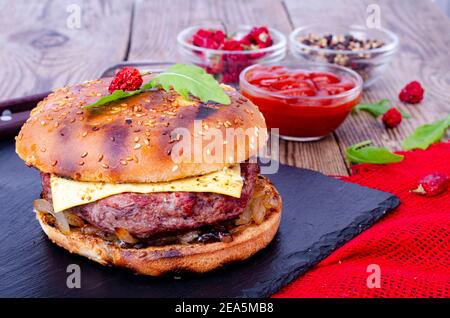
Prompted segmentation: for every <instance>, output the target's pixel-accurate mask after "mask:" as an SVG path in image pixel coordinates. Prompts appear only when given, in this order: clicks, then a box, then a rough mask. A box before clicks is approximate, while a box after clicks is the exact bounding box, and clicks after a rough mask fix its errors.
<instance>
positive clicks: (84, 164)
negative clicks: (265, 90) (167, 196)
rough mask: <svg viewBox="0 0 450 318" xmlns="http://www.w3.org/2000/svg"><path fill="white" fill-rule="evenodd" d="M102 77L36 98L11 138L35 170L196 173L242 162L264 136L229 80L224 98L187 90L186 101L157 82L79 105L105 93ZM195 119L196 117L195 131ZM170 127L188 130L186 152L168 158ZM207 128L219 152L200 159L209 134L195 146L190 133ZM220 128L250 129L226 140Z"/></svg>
mask: <svg viewBox="0 0 450 318" xmlns="http://www.w3.org/2000/svg"><path fill="white" fill-rule="evenodd" d="M144 80H145V81H147V80H148V78H146V79H144ZM110 81H111V79H109V78H106V79H100V80H95V81H89V82H85V83H82V84H77V85H73V86H69V87H64V88H61V89H58V90H56V91H55V92H54V93H52V94H50V95H49V96H48V97H47V98H45V99H44V100H43V101H41V102H40V103H39V104H38V105H37V107H36V108H34V109H33V111H32V112H31V115H30V118H29V119H28V121H27V122H26V123H25V124H24V125H23V127H22V129H21V131H20V133H19V135H18V136H17V138H16V152H17V154H18V155H19V156H20V158H22V159H23V160H24V161H25V162H26V164H27V165H29V166H33V167H36V168H37V169H39V170H40V171H42V172H45V173H51V174H55V175H59V176H63V177H67V178H71V179H75V180H80V181H102V182H109V183H119V182H159V181H170V180H175V179H180V178H183V177H188V176H194V175H203V174H206V173H209V172H213V171H217V170H220V169H222V168H223V167H225V166H228V165H230V164H234V163H238V162H242V161H244V160H246V159H248V158H249V157H251V156H254V155H256V154H257V151H258V149H259V148H260V147H261V145H263V144H265V141H266V140H267V132H266V130H265V128H266V124H265V121H264V117H263V116H262V114H261V113H260V112H259V110H258V108H257V107H256V106H255V105H254V104H253V103H252V102H250V101H249V100H248V99H247V98H245V97H243V96H242V95H240V94H239V93H238V92H236V91H235V90H234V89H232V88H231V87H229V86H224V89H225V91H226V93H227V94H228V95H229V96H230V98H231V101H232V102H231V104H230V105H220V104H215V103H206V104H205V103H201V102H200V101H199V100H198V99H195V98H192V100H191V101H186V100H184V99H183V98H182V97H181V96H180V95H178V94H177V93H175V92H170V93H167V92H165V91H163V90H157V91H152V92H144V93H142V94H138V95H135V96H133V97H130V98H126V99H122V100H118V101H115V102H112V103H110V104H108V105H105V106H102V107H101V108H100V109H99V110H95V111H92V110H85V109H83V108H82V107H83V106H85V105H88V104H90V103H93V102H95V101H96V100H98V99H99V98H100V97H101V96H104V95H108V94H109V93H108V85H109V83H110ZM196 119H197V120H202V125H200V127H199V129H198V131H196V130H195V129H196V127H195V125H194V120H196ZM176 128H186V129H187V130H188V131H189V132H190V133H191V134H192V136H193V137H194V138H193V139H192V143H190V144H191V145H192V147H191V149H192V153H191V156H190V158H187V156H186V157H183V159H182V161H181V162H174V160H173V159H172V156H171V155H172V151H173V149H176V148H174V147H176V145H177V144H178V143H180V142H182V141H183V140H180V139H179V136H178V135H174V129H176ZM211 128H216V129H218V130H219V131H220V132H221V133H222V136H224V137H225V138H224V140H225V142H224V143H223V144H221V147H223V151H222V153H223V156H222V157H221V160H215V161H213V162H211V161H209V162H208V161H207V160H204V156H202V154H203V155H204V154H205V153H208V150H207V149H206V148H207V146H208V142H209V141H204V142H203V143H202V145H201V146H200V147H198V146H194V139H195V138H203V140H205V139H206V137H202V136H205V134H207V133H208V129H211ZM227 128H242V129H243V130H245V131H248V132H250V134H247V135H246V137H245V138H243V139H239V138H237V139H236V140H235V142H234V147H233V146H232V145H233V143H232V140H231V139H232V138H229V137H227V136H229V135H227V134H226V133H225V131H226V129H227ZM258 128H260V130H258ZM261 132H263V133H261ZM231 137H233V136H231ZM208 138H209V137H208ZM197 145H198V144H197ZM232 148H234V149H232ZM230 150H231V151H230ZM214 155H216V159H217V154H215V153H214ZM193 158H201V159H202V160H201V161H200V162H198V160H196V159H193Z"/></svg>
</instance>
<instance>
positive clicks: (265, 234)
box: [37, 178, 281, 276]
mask: <svg viewBox="0 0 450 318" xmlns="http://www.w3.org/2000/svg"><path fill="white" fill-rule="evenodd" d="M263 180H264V181H265V182H266V184H267V185H268V186H269V187H270V191H268V192H267V193H266V195H268V196H271V197H272V198H273V199H274V200H276V201H277V202H278V203H279V204H278V206H277V207H275V208H272V209H271V210H268V211H266V217H265V220H264V221H263V222H262V223H261V224H259V225H256V224H251V225H249V226H248V227H247V228H245V229H244V230H243V231H242V232H239V233H238V234H234V235H233V241H231V242H229V243H224V242H217V243H208V244H200V243H198V244H187V245H181V244H177V245H167V246H157V247H156V246H155V247H146V248H141V249H134V248H121V247H119V246H118V245H117V244H114V243H111V242H108V241H105V240H103V239H101V238H100V237H98V236H94V235H88V234H83V233H82V232H81V231H79V230H76V229H75V230H74V229H72V230H71V232H70V233H69V234H67V235H66V234H63V233H62V232H61V231H60V230H59V229H58V228H56V227H55V226H53V225H51V224H50V222H48V219H47V218H46V214H44V213H41V212H37V219H38V220H39V223H40V225H41V227H42V229H43V230H44V232H45V234H47V236H48V237H49V238H50V240H51V241H53V242H54V243H56V244H57V245H59V246H61V247H63V248H65V249H66V250H69V251H70V252H71V253H76V254H80V255H82V256H85V257H87V258H89V259H91V260H93V261H95V262H98V263H100V264H102V265H109V264H110V265H115V266H119V267H124V268H128V269H130V270H132V271H134V272H136V273H139V274H144V275H151V276H160V275H163V274H165V273H169V272H174V271H177V272H179V271H182V272H186V271H187V272H194V273H204V272H208V271H211V270H214V269H216V268H218V267H220V266H222V265H224V264H228V263H231V262H235V261H240V260H244V259H246V258H248V257H250V256H252V255H253V254H255V253H256V252H258V251H259V250H261V249H263V248H264V247H266V246H267V245H268V244H269V243H270V242H271V241H272V239H273V238H274V236H275V234H276V232H277V230H278V227H279V224H280V219H281V198H280V196H279V194H278V192H277V190H276V189H275V187H273V185H271V184H270V181H268V180H267V179H266V178H263Z"/></svg>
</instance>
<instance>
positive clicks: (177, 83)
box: [143, 64, 231, 105]
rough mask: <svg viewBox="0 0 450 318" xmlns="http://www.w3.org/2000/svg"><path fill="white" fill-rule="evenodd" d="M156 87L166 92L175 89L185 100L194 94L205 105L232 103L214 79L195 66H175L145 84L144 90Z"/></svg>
mask: <svg viewBox="0 0 450 318" xmlns="http://www.w3.org/2000/svg"><path fill="white" fill-rule="evenodd" d="M156 87H162V88H163V89H164V90H166V91H169V90H170V89H174V90H175V91H176V92H178V93H179V94H180V95H181V96H183V97H184V98H185V99H189V94H192V95H193V96H195V97H198V98H199V99H200V100H201V101H202V102H204V103H206V102H208V101H214V102H217V103H220V104H226V105H229V104H230V103H231V100H230V97H229V96H228V95H227V94H226V93H225V91H224V90H223V88H222V87H220V85H219V83H218V82H217V81H216V80H215V79H214V77H212V75H210V74H208V73H206V72H205V70H204V69H202V68H200V67H198V66H194V65H186V64H175V65H173V66H171V67H169V68H168V69H167V71H165V72H164V73H161V74H158V75H157V76H156V77H154V78H153V79H152V80H151V81H150V82H149V83H147V84H145V85H144V86H143V89H150V88H156Z"/></svg>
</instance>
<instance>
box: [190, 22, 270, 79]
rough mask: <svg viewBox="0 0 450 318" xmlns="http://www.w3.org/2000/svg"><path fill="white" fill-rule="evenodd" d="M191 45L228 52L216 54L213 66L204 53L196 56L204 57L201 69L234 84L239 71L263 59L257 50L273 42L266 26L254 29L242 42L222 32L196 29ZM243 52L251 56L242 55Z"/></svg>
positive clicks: (261, 53) (262, 54) (242, 38)
mask: <svg viewBox="0 0 450 318" xmlns="http://www.w3.org/2000/svg"><path fill="white" fill-rule="evenodd" d="M192 44H193V45H195V46H198V47H201V48H206V49H212V50H222V51H230V53H219V52H218V53H217V58H215V59H213V62H211V60H210V57H209V56H208V57H206V56H204V53H203V52H200V51H199V52H198V53H197V54H198V55H199V56H202V57H205V59H204V61H205V62H204V63H203V65H200V66H202V67H204V68H205V70H206V71H207V72H208V73H210V74H213V75H215V76H216V78H217V79H218V80H219V81H221V82H224V83H237V82H238V81H239V74H240V73H241V71H242V70H243V69H244V68H246V67H247V66H249V65H251V64H254V63H256V62H257V61H256V60H257V59H259V58H261V57H263V56H264V54H265V53H264V52H258V50H259V49H263V48H267V47H270V46H272V45H273V40H272V36H271V35H270V32H269V29H268V28H267V27H265V26H260V27H254V28H252V29H251V31H250V32H249V33H248V34H246V35H244V36H243V37H241V38H235V37H234V36H231V35H228V34H225V32H223V31H222V30H215V29H199V30H198V31H197V32H196V33H195V34H194V35H193V36H192ZM251 51H255V52H254V53H251ZM233 52H236V53H233ZM245 52H249V53H250V54H242V53H245Z"/></svg>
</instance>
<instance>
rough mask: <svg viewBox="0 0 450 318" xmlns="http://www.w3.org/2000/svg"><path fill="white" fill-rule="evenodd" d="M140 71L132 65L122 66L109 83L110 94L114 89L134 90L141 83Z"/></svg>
mask: <svg viewBox="0 0 450 318" xmlns="http://www.w3.org/2000/svg"><path fill="white" fill-rule="evenodd" d="M142 82H143V81H142V76H141V73H139V71H138V70H137V69H135V68H134V67H128V66H127V67H124V68H122V69H121V70H120V71H119V72H118V73H117V74H116V76H115V77H114V78H113V80H112V81H111V84H109V88H108V91H109V92H110V93H111V94H112V93H113V92H114V91H115V90H119V89H121V90H123V91H134V90H136V89H139V88H140V87H141V85H142Z"/></svg>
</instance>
